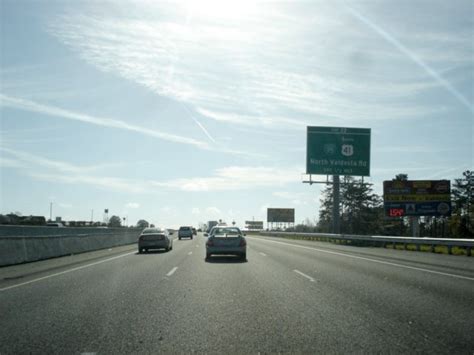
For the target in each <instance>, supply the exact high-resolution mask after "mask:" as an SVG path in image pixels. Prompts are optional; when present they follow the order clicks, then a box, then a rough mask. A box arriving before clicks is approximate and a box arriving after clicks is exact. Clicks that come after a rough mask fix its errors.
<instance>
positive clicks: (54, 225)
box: [46, 222, 64, 228]
mask: <svg viewBox="0 0 474 355" xmlns="http://www.w3.org/2000/svg"><path fill="white" fill-rule="evenodd" d="M46 227H59V228H61V227H64V224H62V223H61V222H49V223H47V224H46Z"/></svg>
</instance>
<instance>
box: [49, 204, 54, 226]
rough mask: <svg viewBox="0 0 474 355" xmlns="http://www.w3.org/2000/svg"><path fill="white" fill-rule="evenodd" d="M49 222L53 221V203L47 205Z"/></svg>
mask: <svg viewBox="0 0 474 355" xmlns="http://www.w3.org/2000/svg"><path fill="white" fill-rule="evenodd" d="M49 220H50V221H51V222H52V221H53V203H52V202H50V203H49Z"/></svg>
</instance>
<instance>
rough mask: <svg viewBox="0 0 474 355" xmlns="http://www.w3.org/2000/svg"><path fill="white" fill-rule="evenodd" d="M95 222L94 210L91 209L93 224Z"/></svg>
mask: <svg viewBox="0 0 474 355" xmlns="http://www.w3.org/2000/svg"><path fill="white" fill-rule="evenodd" d="M92 223H94V210H93V209H92V210H91V224H92Z"/></svg>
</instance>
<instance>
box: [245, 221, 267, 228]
mask: <svg viewBox="0 0 474 355" xmlns="http://www.w3.org/2000/svg"><path fill="white" fill-rule="evenodd" d="M245 227H246V228H247V229H263V221H245Z"/></svg>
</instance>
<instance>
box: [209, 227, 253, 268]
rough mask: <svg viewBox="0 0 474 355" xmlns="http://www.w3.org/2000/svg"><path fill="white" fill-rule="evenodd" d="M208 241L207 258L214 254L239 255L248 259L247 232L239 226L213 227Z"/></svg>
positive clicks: (243, 258)
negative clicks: (243, 231)
mask: <svg viewBox="0 0 474 355" xmlns="http://www.w3.org/2000/svg"><path fill="white" fill-rule="evenodd" d="M205 236H207V237H209V238H208V239H207V242H206V260H209V258H210V257H211V256H212V255H216V254H220V255H237V256H240V258H241V259H242V260H246V259H247V241H246V240H245V234H244V233H242V231H241V230H240V229H239V228H237V227H224V226H222V227H221V226H216V227H213V228H212V230H211V233H209V234H207V233H206V234H205Z"/></svg>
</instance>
